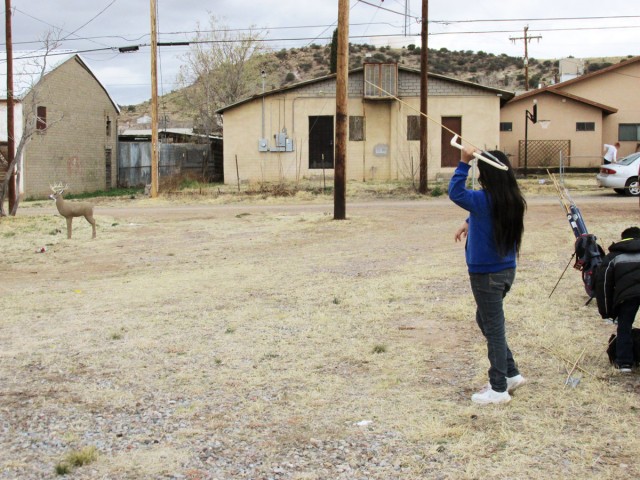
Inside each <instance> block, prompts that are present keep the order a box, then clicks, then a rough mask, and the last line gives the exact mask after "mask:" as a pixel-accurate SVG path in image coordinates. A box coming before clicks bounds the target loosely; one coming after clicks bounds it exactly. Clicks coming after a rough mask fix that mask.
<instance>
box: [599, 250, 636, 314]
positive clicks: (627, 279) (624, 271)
mask: <svg viewBox="0 0 640 480" xmlns="http://www.w3.org/2000/svg"><path fill="white" fill-rule="evenodd" d="M634 297H640V238H626V239H624V240H622V241H620V242H617V243H613V244H611V246H610V247H609V254H608V255H607V256H606V257H604V258H603V259H602V264H600V266H599V267H598V270H597V272H596V300H597V301H598V311H599V312H600V315H602V318H616V317H617V313H618V312H617V309H618V306H619V305H620V304H621V303H622V302H624V301H625V300H628V299H629V298H634Z"/></svg>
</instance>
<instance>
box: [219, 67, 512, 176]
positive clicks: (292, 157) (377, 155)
mask: <svg viewBox="0 0 640 480" xmlns="http://www.w3.org/2000/svg"><path fill="white" fill-rule="evenodd" d="M365 79H366V81H365ZM335 95H336V75H335V74H333V75H328V76H325V77H321V78H317V79H314V80H309V81H305V82H300V83H297V84H295V85H291V86H287V87H284V88H280V89H277V90H272V91H269V92H266V93H264V94H260V95H255V96H253V97H251V98H248V99H245V100H242V101H240V102H237V103H235V104H232V105H228V106H226V107H224V108H222V109H220V110H219V111H218V113H219V114H221V115H222V116H223V138H224V181H225V183H235V182H236V181H238V179H239V180H240V181H243V182H261V181H266V182H271V181H280V180H297V179H301V178H311V177H314V176H319V175H327V176H332V175H333V162H334V137H335V111H336V98H335ZM512 97H513V93H512V92H508V91H505V90H499V89H496V88H490V87H485V86H482V85H478V84H475V83H472V82H466V81H462V80H457V79H453V78H449V77H445V76H443V75H436V74H429V77H428V115H429V116H430V117H431V118H433V119H435V120H436V121H437V122H438V123H440V124H442V125H445V126H447V127H448V128H450V129H451V130H453V131H455V132H458V133H460V134H461V135H462V137H463V138H465V139H466V140H468V141H469V142H471V143H472V144H474V145H476V146H478V147H481V148H495V147H496V146H497V145H498V144H499V122H500V107H501V106H502V105H503V104H504V103H505V102H507V101H508V100H509V99H511V98H512ZM419 110H420V71H418V70H414V69H409V68H405V67H401V66H398V65H397V64H379V63H371V64H365V65H364V66H363V67H361V68H358V69H355V70H352V71H351V72H350V73H349V85H348V112H349V120H348V121H349V133H348V145H347V165H346V177H347V179H348V180H360V181H369V180H395V179H411V178H414V179H416V178H417V177H418V174H417V172H418V167H419V163H420V160H419V158H420V157H419V148H420V114H419ZM438 123H435V122H432V121H429V123H428V169H429V179H430V180H432V179H435V178H436V176H437V175H439V174H450V173H451V172H453V170H454V168H455V166H456V165H457V162H458V160H459V158H460V152H459V151H458V150H456V149H455V148H453V147H451V146H450V144H449V142H450V140H451V137H452V135H451V133H449V132H448V131H447V130H445V129H443V128H441V126H440V125H438Z"/></svg>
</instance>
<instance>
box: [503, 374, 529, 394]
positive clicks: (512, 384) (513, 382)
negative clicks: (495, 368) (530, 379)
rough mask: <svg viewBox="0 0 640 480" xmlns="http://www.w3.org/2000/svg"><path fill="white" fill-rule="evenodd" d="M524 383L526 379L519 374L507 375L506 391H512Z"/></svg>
mask: <svg viewBox="0 0 640 480" xmlns="http://www.w3.org/2000/svg"><path fill="white" fill-rule="evenodd" d="M525 383H527V379H526V378H524V377H523V376H522V375H520V374H518V375H516V376H514V377H507V392H509V393H513V392H514V391H515V390H516V389H518V388H520V387H521V386H522V385H524V384H525Z"/></svg>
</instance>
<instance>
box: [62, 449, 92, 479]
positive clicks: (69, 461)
mask: <svg viewBox="0 0 640 480" xmlns="http://www.w3.org/2000/svg"><path fill="white" fill-rule="evenodd" d="M97 459H98V449H97V448H96V447H94V446H91V447H84V448H81V449H80V450H73V451H71V452H69V453H67V454H66V455H65V457H64V460H62V461H60V462H58V463H57V464H56V466H55V472H56V475H67V474H69V473H71V470H72V469H73V467H82V466H83V465H88V464H90V463H92V462H95V461H96V460H97Z"/></svg>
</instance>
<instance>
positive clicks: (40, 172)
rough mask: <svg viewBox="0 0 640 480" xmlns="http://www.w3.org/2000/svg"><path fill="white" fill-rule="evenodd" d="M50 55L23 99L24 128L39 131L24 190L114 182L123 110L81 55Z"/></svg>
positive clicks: (27, 151) (35, 193)
mask: <svg viewBox="0 0 640 480" xmlns="http://www.w3.org/2000/svg"><path fill="white" fill-rule="evenodd" d="M58 59H59V60H58ZM51 60H54V61H56V63H55V64H54V65H53V67H52V68H51V69H50V70H48V71H47V72H46V74H45V75H44V76H43V77H42V78H41V80H40V81H39V82H38V83H37V84H36V85H35V86H33V87H31V88H29V89H28V91H27V93H26V94H25V95H24V96H23V98H22V101H21V103H22V109H23V119H24V120H23V122H22V123H23V129H24V130H27V129H28V128H31V129H33V128H35V133H34V134H33V135H32V136H31V138H30V140H29V142H28V143H27V144H26V145H25V147H24V150H23V153H22V159H21V161H22V176H21V179H20V180H21V181H20V185H19V191H20V194H21V195H23V196H25V197H29V198H40V197H44V196H47V195H48V194H49V193H50V192H51V190H50V187H49V185H51V184H53V183H56V182H62V183H64V184H68V185H69V191H70V192H73V193H80V192H87V191H95V190H104V189H109V188H111V187H114V186H115V184H116V175H117V162H116V152H117V119H118V115H119V112H120V109H119V107H118V105H117V104H116V103H115V102H114V101H113V99H112V98H111V97H110V95H109V93H108V92H107V90H106V88H105V87H104V86H103V85H102V84H101V83H100V81H99V80H98V79H97V77H96V76H95V75H94V73H93V72H92V71H91V69H90V68H89V67H88V66H87V64H86V63H85V62H84V61H83V60H82V58H81V57H80V56H79V55H77V54H66V55H62V56H61V57H55V56H52V57H51V58H50V59H49V61H51ZM34 122H35V124H34ZM17 143H18V141H16V144H17Z"/></svg>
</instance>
